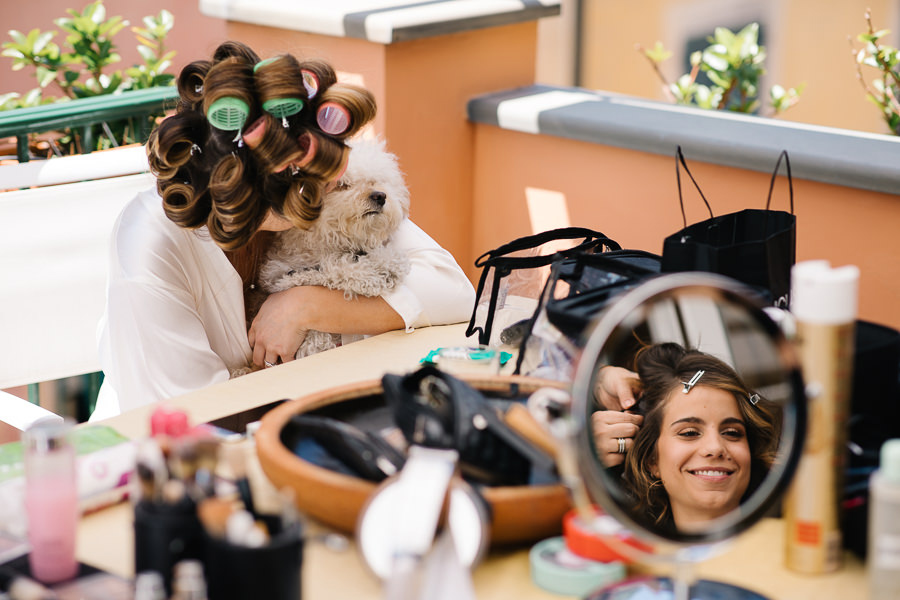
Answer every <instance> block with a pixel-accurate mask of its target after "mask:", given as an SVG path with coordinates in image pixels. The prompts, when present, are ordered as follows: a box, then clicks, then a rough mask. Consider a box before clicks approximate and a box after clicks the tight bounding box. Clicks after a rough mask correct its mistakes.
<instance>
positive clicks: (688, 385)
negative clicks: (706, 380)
mask: <svg viewBox="0 0 900 600" xmlns="http://www.w3.org/2000/svg"><path fill="white" fill-rule="evenodd" d="M704 373H706V371H704V370H702V369H701V370H699V371H697V372H696V373H694V376H693V377H691V380H690V381H682V382H681V385H683V386H684V389H683V390H681V391H682V393H685V394H687V393H688V392H689V391H691V388H692V387H694V386H695V385H697V382H698V381H700V378H701V377H703V374H704Z"/></svg>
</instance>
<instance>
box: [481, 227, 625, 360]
mask: <svg viewBox="0 0 900 600" xmlns="http://www.w3.org/2000/svg"><path fill="white" fill-rule="evenodd" d="M620 249H621V246H619V244H618V243H617V242H615V241H614V240H612V239H610V238H608V237H607V236H606V235H605V234H603V233H601V232H599V231H594V230H592V229H586V228H583V227H565V228H561V229H552V230H550V231H544V232H542V233H538V234H535V235H530V236H526V237H522V238H518V239H516V240H513V241H512V242H509V243H507V244H504V245H502V246H500V247H499V248H496V249H494V250H490V251H488V252H485V253H484V254H482V255H481V256H479V257H478V259H476V261H475V266H476V267H478V268H480V269H481V277H480V279H479V280H478V287H477V289H476V296H475V307H474V309H473V311H472V317H471V319H470V320H469V326H468V328H467V329H466V336H472V335H475V334H476V333H477V334H478V343H479V344H485V345H492V346H496V345H499V343H500V341H501V339H500V335H501V333H503V331H504V330H506V329H507V328H508V327H518V328H521V326H522V324H523V323H525V322H527V321H528V319H530V318H531V317H532V315H533V314H534V307H535V305H536V303H537V299H538V298H539V296H540V294H541V292H542V290H543V289H544V283H545V281H546V278H547V275H548V274H549V267H550V265H551V264H552V263H553V262H555V261H557V260H559V259H561V258H565V257H568V256H574V255H575V254H577V253H580V252H603V251H606V250H620Z"/></svg>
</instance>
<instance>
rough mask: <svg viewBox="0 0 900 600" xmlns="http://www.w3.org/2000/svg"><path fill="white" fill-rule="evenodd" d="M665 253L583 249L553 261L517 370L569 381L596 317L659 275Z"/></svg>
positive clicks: (525, 335)
mask: <svg viewBox="0 0 900 600" xmlns="http://www.w3.org/2000/svg"><path fill="white" fill-rule="evenodd" d="M661 262H662V258H661V257H660V256H659V255H657V254H653V253H651V252H646V251H643V250H633V249H621V250H611V251H609V252H603V253H591V252H578V253H576V254H574V255H573V256H569V257H566V258H561V259H559V260H557V261H556V262H554V263H553V265H552V266H551V270H550V276H549V277H548V278H547V282H546V284H545V286H544V290H543V292H542V293H541V296H540V298H539V301H538V305H537V307H536V308H535V311H534V314H533V315H532V317H531V319H530V321H529V322H528V323H527V325H526V326H525V327H524V328H523V330H524V332H525V333H524V337H523V339H522V340H521V342H520V343H519V352H518V356H517V359H516V369H515V373H516V374H523V375H529V376H534V377H544V378H548V379H558V380H566V379H568V378H570V377H571V376H572V373H571V371H572V367H573V364H572V363H573V359H574V357H575V356H576V355H577V352H578V349H579V348H580V347H581V344H582V336H583V334H584V332H585V331H586V329H587V328H588V326H589V325H590V323H591V321H592V320H593V319H595V318H596V317H597V316H598V315H599V314H600V312H601V311H602V310H603V309H604V308H606V306H607V305H608V304H609V302H611V301H612V300H613V299H614V298H615V296H617V295H618V294H621V293H623V292H625V291H627V290H630V289H631V288H633V287H635V286H637V285H639V284H641V283H643V282H644V281H646V280H647V279H648V278H650V277H653V276H655V275H658V274H659V272H660V264H661Z"/></svg>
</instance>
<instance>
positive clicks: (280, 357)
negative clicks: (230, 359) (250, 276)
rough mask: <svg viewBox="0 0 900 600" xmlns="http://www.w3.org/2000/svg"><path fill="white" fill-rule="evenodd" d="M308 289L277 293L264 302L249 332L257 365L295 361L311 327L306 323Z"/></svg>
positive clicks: (299, 288)
mask: <svg viewBox="0 0 900 600" xmlns="http://www.w3.org/2000/svg"><path fill="white" fill-rule="evenodd" d="M304 290H305V288H304V287H302V286H301V287H295V288H290V289H287V290H284V291H282V292H275V293H274V294H271V295H270V296H269V297H268V298H266V300H265V302H263V305H262V306H261V307H260V309H259V312H258V313H257V314H256V317H255V318H254V319H253V323H252V324H251V325H250V331H249V333H248V340H249V342H250V347H251V348H253V364H254V365H256V366H257V367H260V368H262V367H264V366H270V365H277V364H278V363H282V362H289V361H292V360H294V356H296V354H297V349H298V348H299V347H300V344H302V343H303V340H304V339H305V338H306V332H307V330H308V328H306V327H304V325H303V318H304V316H305V312H306V307H305V302H304V297H305V294H304Z"/></svg>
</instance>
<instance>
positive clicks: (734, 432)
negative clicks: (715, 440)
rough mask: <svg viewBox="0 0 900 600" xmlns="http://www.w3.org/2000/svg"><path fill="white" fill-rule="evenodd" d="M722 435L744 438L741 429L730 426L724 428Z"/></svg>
mask: <svg viewBox="0 0 900 600" xmlns="http://www.w3.org/2000/svg"><path fill="white" fill-rule="evenodd" d="M722 436H723V437H727V438H728V439H732V440H740V439H743V438H744V432H743V430H741V429H734V428H731V429H726V430H724V431H723V432H722Z"/></svg>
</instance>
